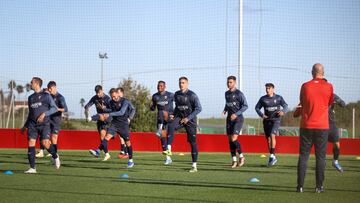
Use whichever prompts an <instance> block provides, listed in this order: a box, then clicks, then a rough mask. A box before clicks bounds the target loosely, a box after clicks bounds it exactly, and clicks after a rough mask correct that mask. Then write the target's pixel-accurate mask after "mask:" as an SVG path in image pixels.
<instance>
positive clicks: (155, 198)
mask: <svg viewBox="0 0 360 203" xmlns="http://www.w3.org/2000/svg"><path fill="white" fill-rule="evenodd" d="M0 189H1V190H10V191H25V192H28V191H29V189H23V188H11V187H1V186H0ZM31 191H32V192H41V193H43V194H51V193H56V194H64V195H75V196H78V195H89V196H104V197H116V198H117V200H121V198H133V199H135V200H136V199H140V200H143V199H153V200H158V201H160V202H161V201H166V200H168V201H187V202H219V201H211V200H203V199H190V198H188V199H187V198H175V197H165V196H159V197H157V196H150V195H140V194H135V195H129V194H123V193H122V194H109V193H95V192H91V193H89V192H78V191H77V192H70V191H60V190H48V189H36V188H32V189H31Z"/></svg>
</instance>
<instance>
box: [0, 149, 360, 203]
mask: <svg viewBox="0 0 360 203" xmlns="http://www.w3.org/2000/svg"><path fill="white" fill-rule="evenodd" d="M26 153H27V151H26V149H1V150H0V172H1V174H0V202H121V201H124V200H127V201H130V202H275V201H276V202H360V160H358V159H357V158H356V157H355V156H341V164H342V165H343V167H344V169H345V172H344V173H339V172H337V171H336V170H335V169H334V168H333V167H332V166H331V157H330V156H328V160H327V167H326V180H325V183H324V186H325V190H326V191H325V193H322V194H316V193H314V185H315V177H314V166H315V162H314V156H313V155H312V156H311V158H310V161H309V167H308V172H307V177H306V182H305V187H304V193H296V192H295V186H296V164H297V156H296V155H282V154H279V155H278V159H279V161H278V163H277V165H276V166H274V167H271V168H268V167H266V162H267V158H261V157H260V154H247V155H246V163H245V165H244V166H243V167H241V168H236V169H231V168H230V167H229V164H230V157H229V155H228V154H227V153H200V155H199V163H198V169H199V171H198V172H197V173H189V172H187V171H188V169H189V167H190V166H191V163H190V154H189V153H185V155H183V156H181V155H180V154H179V153H175V154H174V155H173V160H174V162H173V164H172V165H171V166H164V165H163V162H162V159H163V156H162V155H161V154H160V153H147V152H136V153H135V156H134V161H135V164H136V165H135V167H134V168H132V169H127V168H126V162H127V160H120V159H118V158H117V157H116V155H117V153H116V152H111V155H112V159H110V160H109V161H107V162H102V161H101V160H100V159H97V158H94V157H91V156H90V154H89V153H88V152H87V151H61V152H60V155H61V159H62V166H61V168H60V170H56V169H55V168H54V167H53V166H52V165H51V163H50V159H49V158H41V159H37V172H38V173H37V174H23V172H24V170H26V169H28V161H27V157H26ZM6 170H11V171H13V172H14V174H13V175H7V174H4V173H3V172H4V171H6ZM123 174H127V175H128V178H121V175H123ZM254 177H256V178H258V179H259V180H260V182H258V183H251V182H249V179H251V178H254Z"/></svg>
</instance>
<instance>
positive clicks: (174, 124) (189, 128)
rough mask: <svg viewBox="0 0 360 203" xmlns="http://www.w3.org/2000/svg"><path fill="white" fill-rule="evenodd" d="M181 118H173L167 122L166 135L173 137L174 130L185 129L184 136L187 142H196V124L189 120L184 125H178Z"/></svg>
mask: <svg viewBox="0 0 360 203" xmlns="http://www.w3.org/2000/svg"><path fill="white" fill-rule="evenodd" d="M180 120H181V118H179V117H175V118H174V120H172V121H170V122H169V125H168V134H169V135H174V133H175V131H176V130H179V129H181V128H185V131H186V134H187V141H188V142H190V143H192V142H196V132H197V124H196V121H195V120H194V119H193V120H189V122H188V123H187V124H186V125H182V124H180Z"/></svg>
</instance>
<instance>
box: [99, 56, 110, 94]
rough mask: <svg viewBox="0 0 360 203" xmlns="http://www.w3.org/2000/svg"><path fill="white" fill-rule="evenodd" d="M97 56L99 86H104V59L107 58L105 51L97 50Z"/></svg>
mask: <svg viewBox="0 0 360 203" xmlns="http://www.w3.org/2000/svg"><path fill="white" fill-rule="evenodd" d="M99 58H100V59H101V86H102V87H104V59H107V58H108V56H107V53H106V52H104V53H101V52H99Z"/></svg>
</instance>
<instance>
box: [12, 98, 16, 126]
mask: <svg viewBox="0 0 360 203" xmlns="http://www.w3.org/2000/svg"><path fill="white" fill-rule="evenodd" d="M13 97H14V99H13V103H12V117H13V124H12V128H15V95H14V96H13Z"/></svg>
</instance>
